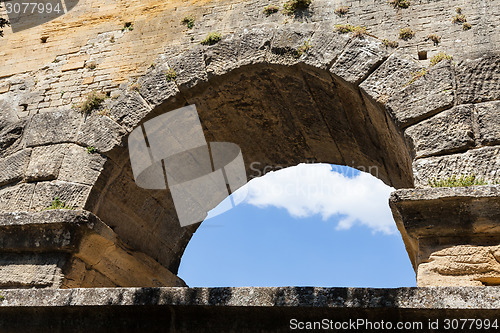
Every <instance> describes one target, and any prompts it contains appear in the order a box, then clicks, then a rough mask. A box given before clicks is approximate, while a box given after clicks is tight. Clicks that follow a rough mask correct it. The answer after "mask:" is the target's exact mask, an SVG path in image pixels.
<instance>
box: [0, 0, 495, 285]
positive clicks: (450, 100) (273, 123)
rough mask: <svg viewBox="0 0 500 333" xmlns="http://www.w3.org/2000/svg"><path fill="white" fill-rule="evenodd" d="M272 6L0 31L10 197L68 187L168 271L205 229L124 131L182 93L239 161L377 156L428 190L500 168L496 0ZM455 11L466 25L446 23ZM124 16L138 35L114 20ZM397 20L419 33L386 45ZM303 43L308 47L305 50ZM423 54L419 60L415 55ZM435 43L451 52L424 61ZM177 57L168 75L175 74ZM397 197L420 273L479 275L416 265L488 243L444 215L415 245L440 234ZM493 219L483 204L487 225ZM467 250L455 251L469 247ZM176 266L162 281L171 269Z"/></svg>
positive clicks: (36, 201) (388, 176) (146, 12)
mask: <svg viewBox="0 0 500 333" xmlns="http://www.w3.org/2000/svg"><path fill="white" fill-rule="evenodd" d="M269 3H271V2H269V1H239V2H236V1H192V2H189V3H186V2H185V1H182V2H181V1H169V2H165V1H140V2H139V1H127V2H125V1H123V2H122V1H118V2H115V1H113V2H111V1H97V0H96V1H80V2H79V3H78V5H77V6H76V7H75V9H74V10H73V11H71V12H70V13H68V14H67V15H65V16H63V17H61V18H59V19H56V20H54V21H51V22H48V23H46V24H43V25H40V26H38V27H35V28H31V29H29V30H25V31H21V32H17V33H9V31H8V30H7V31H6V34H5V37H4V38H3V39H0V48H1V50H2V51H1V52H2V55H3V59H4V65H3V66H2V67H1V68H0V71H1V72H0V107H1V118H0V148H1V151H0V186H1V188H0V210H1V211H8V212H12V211H30V212H37V211H40V210H43V209H44V208H46V207H48V206H49V205H50V203H51V201H52V200H53V198H54V197H60V198H61V199H63V200H64V201H65V202H66V203H67V204H68V205H71V206H73V207H75V208H78V209H85V210H88V211H91V212H93V213H94V214H96V215H97V216H98V218H99V219H100V220H102V222H104V223H105V224H106V225H107V226H109V227H110V228H111V229H113V232H114V233H116V237H117V239H118V238H119V239H121V241H123V242H124V243H125V244H126V245H127V246H129V247H131V248H133V249H134V250H135V251H136V254H135V256H141V257H142V258H145V259H144V260H146V261H147V262H151V260H153V261H157V262H158V263H159V264H161V265H163V267H166V268H168V269H169V270H170V271H171V272H173V273H176V271H177V267H178V264H179V261H180V257H181V255H182V252H183V249H184V248H185V246H186V244H187V242H188V241H189V238H190V237H191V235H192V233H193V232H194V231H195V229H196V226H194V227H190V228H180V227H179V225H178V222H177V218H176V215H175V212H174V209H173V202H172V199H171V196H170V193H169V192H168V191H146V190H142V189H140V188H138V187H137V186H136V185H135V183H134V182H133V177H132V173H131V169H130V161H129V159H128V151H127V147H126V142H127V141H126V138H127V134H128V133H129V132H130V131H131V130H132V129H133V128H134V127H135V126H137V125H139V124H141V123H143V122H144V121H145V120H147V119H150V118H152V117H154V116H155V115H158V114H161V113H163V112H167V111H170V110H173V109H175V108H178V107H180V106H184V105H186V104H196V105H197V108H198V112H199V114H200V119H201V122H202V126H203V128H204V131H205V135H206V137H207V140H208V141H229V142H234V143H236V144H238V145H239V146H240V147H241V149H242V152H243V156H244V158H245V164H246V167H247V171H250V169H249V166H250V164H251V163H252V162H259V163H260V165H261V166H262V167H264V166H266V165H280V166H292V165H296V164H297V163H300V162H304V161H305V160H315V161H317V162H327V163H338V164H345V165H351V166H354V167H358V168H360V169H363V168H364V169H365V170H369V168H371V167H372V168H374V169H376V170H377V176H378V177H379V178H381V179H382V180H383V181H385V182H386V183H387V184H390V185H393V186H394V187H396V188H398V189H402V188H412V187H414V186H415V187H417V188H426V187H428V185H429V184H428V181H429V180H431V179H432V178H445V177H448V176H450V175H454V174H456V175H462V174H471V173H474V174H476V175H477V176H480V177H484V178H485V179H486V180H488V181H494V180H496V179H498V178H499V177H500V174H499V173H500V171H499V164H500V157H499V156H500V154H499V146H498V144H499V141H500V130H499V129H500V127H499V126H500V125H499V123H500V119H499V114H500V113H499V112H500V109H499V105H500V104H499V102H498V100H499V99H500V98H499V97H500V55H499V51H500V41H499V38H500V37H499V36H500V31H499V30H500V25H499V24H498V22H500V9H499V8H500V6H499V5H500V2H499V1H475V2H464V1H412V4H411V6H410V7H409V8H408V9H395V8H393V7H392V6H390V5H389V4H387V3H386V2H385V1H323V0H317V1H313V3H312V5H311V6H310V8H309V9H308V10H306V11H301V12H299V13H298V14H297V15H294V16H286V15H283V14H282V13H276V14H273V15H271V16H269V17H267V16H266V15H264V13H263V12H262V10H263V7H264V6H265V5H267V4H269ZM340 5H349V6H350V11H349V12H348V14H347V15H345V16H343V17H338V16H337V15H336V14H335V13H334V10H335V9H336V8H337V7H339V6H340ZM456 7H461V8H462V12H463V13H464V14H465V15H466V16H467V21H468V22H469V23H470V24H471V26H472V27H471V29H470V30H467V31H464V30H463V29H462V26H461V25H458V24H453V23H452V22H451V19H452V17H453V16H454V15H456ZM186 15H193V16H194V17H195V18H196V22H195V27H194V28H193V29H192V30H189V29H187V28H186V27H185V26H184V25H182V24H181V23H180V21H181V19H182V18H183V17H184V16H186ZM126 22H131V23H133V27H134V29H133V30H132V31H130V30H129V29H125V30H122V28H123V27H124V24H125V23H126ZM344 23H350V24H354V25H363V26H366V27H367V28H368V31H369V34H370V36H362V37H360V38H355V37H354V36H353V35H351V34H340V33H338V32H336V31H334V26H335V24H344ZM405 27H410V28H412V29H413V30H414V31H415V34H416V35H415V37H414V38H413V39H410V40H408V41H403V40H399V47H398V48H391V47H387V46H386V45H384V43H383V42H382V39H384V38H387V39H390V40H398V34H399V29H401V28H405ZM210 31H218V32H221V33H222V34H223V38H222V40H221V41H220V42H219V43H217V44H215V45H213V46H202V45H200V44H199V41H200V40H201V39H203V38H204V37H205V36H206V34H207V33H208V32H210ZM431 33H433V34H437V35H439V36H440V37H441V42H440V43H439V44H438V45H435V44H434V43H433V42H431V41H429V40H427V39H426V37H427V35H428V34H431ZM41 37H47V39H46V42H45V43H42V42H41V39H40V38H41ZM307 43H308V44H310V45H311V48H310V49H308V50H307V52H304V54H302V55H299V54H298V53H297V50H299V48H300V47H303V46H304V45H306V44H307ZM419 52H420V54H423V53H425V52H427V59H422V60H419V58H418V53H419ZM438 52H446V53H447V54H449V55H452V56H453V60H444V61H441V62H440V63H438V64H437V65H435V66H432V65H431V64H430V63H429V59H431V58H432V57H433V56H434V55H436V54H437V53H438ZM172 69H173V70H174V71H175V73H176V79H175V80H169V79H168V78H167V76H166V75H165V72H166V71H167V70H172ZM418 73H420V76H421V77H419V76H418V75H417V74H418ZM93 90H98V91H103V92H106V93H108V94H109V96H110V98H109V99H107V100H106V102H105V105H104V106H103V107H102V108H101V109H100V111H99V112H93V113H91V114H82V113H81V112H79V108H78V104H79V103H81V102H82V100H83V99H84V98H85V97H86V96H87V95H88V94H89V93H90V92H91V91H93ZM87 147H95V148H96V150H97V153H95V154H89V153H88V151H87ZM249 174H250V173H249ZM497 187H498V186H494V185H491V186H487V188H491V189H492V191H495V188H497ZM415 191H418V190H415ZM435 191H436V193H433V195H434V196H437V197H439V196H444V197H447V196H449V195H448V193H447V192H446V190H445V189H436V190H435ZM412 193H413V192H412ZM415 193H417V195H419V196H418V198H421V199H422V200H424V201H425V200H427V199H428V198H427V197H426V194H425V193H424V194H419V192H415ZM403 197H404V196H403ZM404 198H406V199H404V200H407V201H408V202H409V203H408V204H410V205H411V202H412V200H414V197H412V196H411V195H410V196H408V197H404ZM398 200H399V199H398ZM398 200H396V199H394V200H393V203H392V205H393V211H394V215H395V218H396V220H397V223H398V227H399V228H400V231H401V232H402V235H403V238H404V240H405V243H406V246H407V249H408V252H409V254H410V257H411V259H412V262H413V263H414V266H415V270H416V271H419V275H420V276H422V279H424V280H422V279H420V278H419V284H437V285H447V284H455V283H456V281H457V279H455V277H456V276H457V275H458V276H461V275H463V276H461V278H460V279H458V280H459V281H460V283H461V284H465V285H467V284H473V285H475V284H478V283H482V282H481V279H480V278H481V277H480V276H478V275H477V274H476V273H477V272H474V274H469V273H467V274H465V273H466V272H465V271H463V272H462V273H463V274H462V273H460V272H461V271H460V270H455V271H453V273H450V274H447V273H446V270H442V269H441V270H440V269H429V270H427V271H426V273H425V274H420V270H421V268H420V266H421V265H420V264H421V263H422V262H426V266H422V269H423V268H424V267H429V265H428V262H431V263H432V262H434V261H435V258H436V257H437V256H439V253H442V252H439V253H437V252H436V251H443V249H444V250H445V249H447V248H450V247H452V246H454V245H464V244H465V245H468V246H471V247H472V250H471V251H473V252H474V251H477V252H478V253H479V252H481V253H482V252H484V251H485V249H484V246H486V245H485V243H484V242H485V238H484V237H479V236H478V235H475V236H477V237H474V238H467V237H466V235H467V233H465V234H464V233H455V234H453V235H452V236H453V237H454V238H453V237H452V238H453V239H452V238H450V235H449V234H447V233H444V234H443V233H441V234H440V232H441V231H440V230H438V229H439V228H437V229H436V230H435V231H436V233H435V234H432V237H435V238H438V239H439V240H440V241H439V242H438V243H439V244H440V245H439V246H438V247H426V246H423V245H422V246H420V245H419V244H427V243H426V242H424V241H422V242H421V241H420V240H421V238H425V237H431V236H430V235H428V234H425V233H421V232H420V231H418V232H417V231H415V232H414V233H411V232H410V229H411V223H416V222H415V221H417V220H418V218H413V216H414V215H412V214H416V216H418V217H419V218H421V216H422V214H421V213H420V212H418V210H417V213H415V212H411V213H406V214H405V211H404V209H403V208H402V207H403V206H402V205H403V204H401V205H400V204H399V201H398ZM447 202H448V201H447V200H446V199H443V200H440V201H439V205H437V206H436V207H435V209H436V210H437V211H439V210H440V209H441V208H440V207H441V206H443V205H446V204H447ZM415 209H416V208H415ZM30 214H33V213H30ZM490 215H491V214H490ZM433 216H434V215H432V214H429V217H428V218H434V217H433ZM476 218H477V219H479V220H481V218H482V216H481V211H480V212H479V213H478V216H476ZM454 219H456V220H454V221H455V222H457V223H459V222H460V221H461V217H460V216H458V217H454ZM425 221H426V220H424V222H425ZM498 222H499V219H498V217H497V216H496V215H494V216H489V218H488V223H490V226H491V228H493V230H497V228H496V226H495V223H498ZM419 223H420V222H419ZM32 224H36V221H35V220H33V222H32ZM428 228H434V225H431V226H429V227H428ZM484 228H487V227H484ZM407 230H408V232H407ZM474 232H475V233H477V234H481V232H482V231H481V230H475V231H474ZM487 238H488V242H489V243H488V245H487V246H490V245H491V243H494V242H495V241H496V240H497V239H500V238H499V234H498V233H497V232H496V231H495V232H489V233H488V235H487ZM450 239H452V240H450ZM457 239H460V240H461V241H460V242H459V243H457ZM116 242H118V240H117V241H116ZM474 249H476V250H474ZM30 251H32V250H29V249H27V250H26V252H27V253H30ZM7 252H8V251H7ZM63 252H64V251H63ZM434 252H436V253H434ZM469 252H470V251H469ZM469 252H468V253H469ZM433 253H434V254H433ZM8 255H11V254H8ZM467 256H469V257H467V258H469V259H467V258H464V256H458V257H457V258H456V259H453V258H451V259H450V260H451V262H452V264H453V263H455V262H461V261H463V260H469V261H470V260H472V259H470V255H469V254H467ZM87 260H90V257H89V258H87ZM65 262H67V260H66V261H65ZM471 264H474V263H472V262H471ZM75 265H76V264H75ZM436 265H437V266H438V267H441V266H440V264H439V263H438V262H437V261H436ZM80 266H81V267H83V266H82V265H81V264H80ZM431 266H432V265H431ZM58 267H59V266H58ZM155 269H158V268H155ZM69 271H70V270H68V272H69ZM464 272H465V273H464ZM488 272H489V273H488V274H489V275H488V278H489V279H490V280H488V281H496V279H497V278H499V277H500V275H499V274H500V273H499V272H497V271H496V269H491V270H490V271H488ZM490 273H491V274H490ZM54 274H56V273H54ZM57 274H59V273H57ZM64 274H66V275H64ZM64 274H63V275H64V276H66V278H67V279H68V276H69V275H68V274H69V273H64ZM107 274H108V275H113V274H112V273H110V272H108V273H107ZM165 274H166V275H165V276H168V275H169V274H168V273H165ZM478 274H479V275H481V272H479V273H478ZM42 275H43V274H42ZM117 275H118V276H119V275H120V273H119V272H118V273H117ZM429 275H431V277H428V276H429ZM432 276H437V277H438V278H433V277H432ZM449 276H453V278H452V279H450V278H448V277H449ZM144 278H145V277H144V276H142V277H137V280H136V283H137V284H140V285H142V284H143V283H145V282H144V281H145V280H144ZM115 279H118V278H115ZM169 279H170V277H169V278H168V279H167V278H166V280H165V281H163V282H161V283H160V284H162V285H167V284H171V283H174V282H172V281H177V280H175V279H171V280H169ZM86 281H88V280H86ZM96 281H97V280H96ZM426 281H427V282H426ZM428 281H434V282H428ZM9 283H10V282H9ZM130 283H131V282H130V281H129V282H127V284H128V285H130ZM148 283H149V282H148ZM175 283H181V282H178V281H177V282H175ZM19 285H21V284H19ZM100 285H102V284H100V282H99V283H98V282H96V283H95V284H94V285H93V284H92V283H91V282H90V283H89V284H85V286H100ZM115 285H123V284H122V283H115ZM53 286H56V287H57V286H61V284H55V285H53ZM63 286H66V287H68V286H73V285H64V284H63ZM74 286H78V283H76V284H75V285H74ZM82 286H83V282H82Z"/></svg>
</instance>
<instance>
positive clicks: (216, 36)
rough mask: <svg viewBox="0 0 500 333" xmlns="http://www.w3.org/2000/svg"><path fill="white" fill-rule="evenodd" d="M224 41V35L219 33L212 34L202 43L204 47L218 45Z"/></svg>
mask: <svg viewBox="0 0 500 333" xmlns="http://www.w3.org/2000/svg"><path fill="white" fill-rule="evenodd" d="M221 39H222V35H221V34H220V33H219V32H210V33H209V34H208V35H207V37H205V39H204V40H202V41H201V42H200V44H202V45H214V44H217V43H218V42H219V41H220V40H221Z"/></svg>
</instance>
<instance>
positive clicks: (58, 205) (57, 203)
mask: <svg viewBox="0 0 500 333" xmlns="http://www.w3.org/2000/svg"><path fill="white" fill-rule="evenodd" d="M53 209H69V210H74V209H75V208H73V207H71V206H68V205H66V202H65V201H61V199H59V197H55V198H54V200H52V203H51V204H50V206H49V207H47V208H45V210H53Z"/></svg>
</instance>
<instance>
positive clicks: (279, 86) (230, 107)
mask: <svg viewBox="0 0 500 333" xmlns="http://www.w3.org/2000/svg"><path fill="white" fill-rule="evenodd" d="M283 52H284V53H286V52H289V50H288V51H286V50H285V51H283ZM188 60H189V59H188ZM188 60H186V61H188ZM168 67H169V66H166V67H163V69H162V67H161V65H159V66H157V67H156V69H154V70H153V71H152V73H150V74H149V76H150V84H154V85H156V86H157V87H158V86H161V84H163V85H164V86H163V88H161V87H160V88H157V89H160V90H161V89H167V88H169V87H170V88H171V86H172V85H173V86H174V88H172V89H180V92H177V93H176V94H172V95H170V96H168V98H165V99H164V100H162V101H161V102H159V103H157V104H156V105H155V103H153V102H151V98H148V96H144V95H145V94H144V93H143V91H146V90H148V89H149V90H150V91H151V90H152V88H151V87H150V86H148V82H145V84H143V86H142V87H141V91H140V93H141V95H142V97H141V96H139V94H137V93H136V92H130V93H128V94H129V95H130V96H135V97H127V98H129V99H134V100H135V101H136V104H135V105H136V106H137V103H139V104H140V103H143V102H144V100H143V98H144V99H145V100H146V101H148V104H149V105H152V106H153V107H152V108H151V109H150V110H147V112H144V114H140V112H139V111H137V113H138V115H137V121H136V123H135V126H137V125H139V124H141V123H143V122H145V121H147V120H149V119H152V118H154V117H156V116H158V115H160V114H163V113H165V112H168V111H171V110H174V109H177V108H179V107H182V106H186V105H189V104H195V105H196V106H197V110H198V114H199V118H200V120H201V125H202V127H203V131H204V134H205V137H206V140H207V141H208V142H232V143H235V144H237V145H238V146H239V147H240V148H241V151H242V154H243V159H244V162H245V168H246V171H247V175H248V177H249V178H252V177H254V176H256V175H258V174H259V173H260V174H263V173H264V169H265V168H266V167H269V166H271V167H272V166H281V167H289V166H294V165H297V164H299V163H303V162H307V161H314V162H317V163H330V164H339V165H347V166H352V167H354V168H357V169H360V170H362V171H371V173H372V174H374V175H375V176H377V177H378V178H380V179H381V180H382V181H384V182H385V183H386V184H388V185H391V186H393V187H395V188H407V187H413V176H412V169H411V161H412V157H411V148H410V147H409V146H408V145H407V144H406V142H405V140H404V138H403V136H402V134H401V132H400V131H399V130H397V127H396V125H395V124H394V123H393V121H392V120H391V118H390V116H388V115H387V114H386V112H385V110H383V109H382V108H380V107H377V105H376V104H375V103H372V104H369V103H367V100H366V98H365V97H363V96H362V93H361V92H360V90H359V87H358V85H352V84H350V83H348V82H346V81H344V80H342V79H341V78H339V77H337V76H335V75H332V73H331V72H330V71H329V70H328V69H325V68H317V67H314V66H311V65H308V64H304V63H295V64H291V65H290V64H288V65H287V64H276V63H266V62H261V63H255V64H247V65H243V66H239V67H236V68H233V69H230V70H228V71H227V72H225V73H224V74H222V75H211V76H210V77H209V78H208V79H207V80H201V81H199V82H197V83H196V84H191V85H190V84H184V85H183V84H182V83H179V82H177V85H176V84H175V83H173V82H167V81H164V82H163V83H161V82H160V83H158V80H164V78H161V79H158V77H157V76H156V75H160V76H161V73H162V71H163V70H164V68H168ZM158 73H159V74H158ZM367 75H368V74H367ZM367 75H366V76H367ZM179 81H181V80H179ZM151 82H153V83H151ZM177 87H178V88H177ZM170 88H169V89H170ZM137 101H139V102H137ZM124 105H125V107H130V105H132V106H133V105H134V104H133V103H130V104H127V103H124V104H123V103H122V107H123V106H124ZM127 105H129V106H127ZM129 111H130V112H133V111H134V110H129ZM111 112H112V113H113V112H114V111H113V109H112V110H111ZM135 126H134V127H135ZM126 144H127V138H126V137H125V138H123V140H122V145H121V146H120V147H115V148H113V149H112V150H111V151H109V152H108V153H106V155H107V156H108V161H107V162H106V164H105V166H104V169H103V171H102V173H101V175H100V177H99V179H98V181H97V183H96V184H95V185H94V187H93V189H92V192H91V194H90V196H89V200H88V202H87V204H86V207H85V209H87V210H89V211H92V212H93V213H95V214H96V215H97V216H99V218H100V219H102V220H103V221H104V222H105V223H106V224H107V225H109V226H110V227H111V228H113V230H114V231H115V232H116V233H117V234H118V235H119V236H120V237H121V238H122V239H123V240H124V242H125V243H127V244H128V245H129V246H131V247H133V248H135V249H137V250H139V251H142V252H144V253H145V254H147V255H149V256H151V257H152V258H154V259H155V260H157V261H158V262H159V263H161V264H162V265H163V266H165V267H167V268H168V269H169V270H170V271H172V272H174V273H176V272H177V269H178V266H179V263H180V258H181V256H182V253H183V251H184V249H185V247H186V245H187V243H188V242H189V239H190V238H191V236H192V234H193V233H194V232H195V231H196V229H197V227H198V225H199V224H197V225H192V226H189V227H185V228H181V227H180V225H179V223H178V221H177V216H176V213H175V209H174V206H173V200H172V197H171V195H170V192H169V191H168V190H144V189H141V188H139V187H138V186H136V184H135V183H134V178H133V175H132V171H131V166H130V160H129V155H128V149H127V146H126Z"/></svg>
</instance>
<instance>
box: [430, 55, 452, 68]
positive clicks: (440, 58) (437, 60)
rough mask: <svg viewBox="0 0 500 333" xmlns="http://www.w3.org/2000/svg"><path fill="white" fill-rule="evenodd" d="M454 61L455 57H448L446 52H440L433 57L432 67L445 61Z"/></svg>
mask: <svg viewBox="0 0 500 333" xmlns="http://www.w3.org/2000/svg"><path fill="white" fill-rule="evenodd" d="M452 59H453V57H452V56H451V55H448V54H446V53H444V52H439V53H438V54H436V55H435V56H434V57H432V59H431V66H434V65H437V64H439V63H440V62H441V61H443V60H452Z"/></svg>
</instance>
